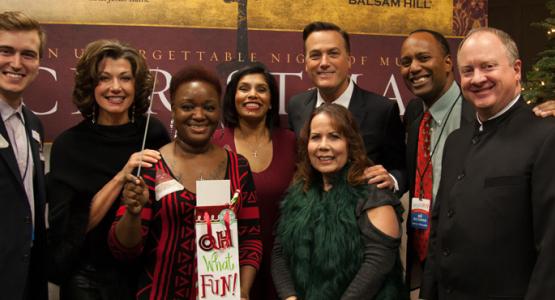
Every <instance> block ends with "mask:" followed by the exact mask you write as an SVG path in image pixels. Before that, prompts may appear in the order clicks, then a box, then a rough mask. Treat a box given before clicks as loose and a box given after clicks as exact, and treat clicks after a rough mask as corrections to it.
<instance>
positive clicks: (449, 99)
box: [424, 81, 462, 126]
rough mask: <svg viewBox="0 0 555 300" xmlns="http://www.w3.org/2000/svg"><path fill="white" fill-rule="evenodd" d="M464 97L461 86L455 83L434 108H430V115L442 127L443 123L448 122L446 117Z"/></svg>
mask: <svg viewBox="0 0 555 300" xmlns="http://www.w3.org/2000/svg"><path fill="white" fill-rule="evenodd" d="M460 97H462V95H461V89H460V87H459V85H458V84H457V83H456V82H455V81H453V83H452V84H451V87H449V89H448V90H447V92H445V94H443V95H442V96H441V97H440V98H439V99H438V100H437V101H436V102H435V103H434V104H432V106H430V109H429V111H430V114H431V115H432V118H433V119H434V121H435V122H436V123H437V124H438V125H439V126H441V125H442V124H443V122H446V121H447V120H446V117H447V114H448V113H449V111H451V108H452V107H453V105H454V104H455V102H456V101H459V98H460ZM424 109H426V103H424Z"/></svg>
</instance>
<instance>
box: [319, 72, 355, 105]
mask: <svg viewBox="0 0 555 300" xmlns="http://www.w3.org/2000/svg"><path fill="white" fill-rule="evenodd" d="M354 90H355V84H354V83H353V81H352V80H351V79H350V78H349V85H348V86H347V89H346V90H345V91H344V92H343V94H341V96H339V97H338V98H337V99H335V100H333V101H332V103H335V104H339V105H341V106H343V107H345V108H349V104H350V103H351V97H352V96H353V91H354ZM317 91H318V96H317V100H316V107H319V106H320V105H322V104H323V103H325V102H326V101H324V98H322V95H321V94H320V90H317Z"/></svg>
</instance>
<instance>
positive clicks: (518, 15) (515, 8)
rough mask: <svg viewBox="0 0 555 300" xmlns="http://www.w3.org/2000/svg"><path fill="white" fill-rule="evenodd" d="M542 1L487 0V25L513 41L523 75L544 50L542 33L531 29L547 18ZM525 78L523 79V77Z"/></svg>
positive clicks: (544, 37)
mask: <svg viewBox="0 0 555 300" xmlns="http://www.w3.org/2000/svg"><path fill="white" fill-rule="evenodd" d="M545 2H546V1H545V0H489V1H488V13H489V16H488V17H489V20H488V23H489V24H488V25H489V26H490V27H495V28H499V29H501V30H503V31H506V32H507V33H509V34H510V35H511V36H512V37H513V39H514V40H515V41H516V43H517V45H518V48H519V51H520V56H521V59H522V61H523V71H524V72H523V75H524V76H526V75H525V73H526V72H527V71H528V70H529V69H530V67H531V66H532V65H533V64H534V63H535V62H536V60H537V58H538V57H537V54H538V53H539V52H540V51H542V50H544V49H545V45H546V42H547V37H546V34H545V30H543V29H540V28H537V27H532V26H530V24H531V23H533V22H540V21H543V20H544V19H545V18H547V17H548V16H549V11H548V10H547V8H546V7H545ZM524 78H526V77H524Z"/></svg>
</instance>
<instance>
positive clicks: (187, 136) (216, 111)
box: [172, 81, 220, 151]
mask: <svg viewBox="0 0 555 300" xmlns="http://www.w3.org/2000/svg"><path fill="white" fill-rule="evenodd" d="M172 116H173V119H174V122H175V128H176V130H177V138H178V139H179V141H180V144H181V145H182V146H184V147H187V148H188V149H189V150H191V151H195V150H196V149H202V148H204V147H206V146H207V145H208V144H209V143H210V138H211V137H212V133H214V131H215V130H216V128H217V126H218V124H219V122H220V95H219V94H218V92H217V91H216V89H215V88H214V87H213V86H212V85H211V84H209V83H206V82H204V81H189V82H185V83H183V84H181V85H180V86H179V87H178V88H177V90H176V92H175V98H174V99H173V102H172Z"/></svg>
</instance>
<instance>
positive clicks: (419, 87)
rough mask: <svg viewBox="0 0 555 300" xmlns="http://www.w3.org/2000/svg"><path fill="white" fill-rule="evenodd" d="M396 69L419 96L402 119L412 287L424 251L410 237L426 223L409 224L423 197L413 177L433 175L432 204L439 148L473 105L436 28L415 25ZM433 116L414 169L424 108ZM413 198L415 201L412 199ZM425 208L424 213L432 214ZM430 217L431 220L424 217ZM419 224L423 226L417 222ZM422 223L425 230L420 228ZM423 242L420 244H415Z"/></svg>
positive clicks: (471, 112)
mask: <svg viewBox="0 0 555 300" xmlns="http://www.w3.org/2000/svg"><path fill="white" fill-rule="evenodd" d="M400 57H401V60H400V62H401V66H400V72H401V75H402V76H403V79H404V81H405V84H406V86H407V87H408V88H409V90H410V91H411V92H412V93H413V94H414V95H415V96H417V98H415V99H412V100H411V101H410V102H409V104H408V105H407V109H406V111H405V115H404V123H405V126H406V129H407V152H406V155H407V173H408V183H409V185H408V186H409V206H408V207H409V218H408V220H407V223H406V224H407V228H406V232H407V259H406V266H407V267H406V269H407V272H406V275H407V278H406V280H407V284H408V285H409V287H410V288H411V289H416V288H418V287H420V279H421V274H422V270H423V268H424V263H425V257H426V255H427V248H426V245H427V244H428V243H427V239H426V237H427V236H426V237H424V240H423V241H417V240H416V239H415V238H414V237H415V235H418V234H423V233H424V232H425V231H428V230H429V228H430V226H429V223H428V224H426V225H427V226H415V225H414V224H412V223H411V217H412V215H411V210H410V208H412V207H413V201H414V202H420V201H422V200H421V199H419V196H420V195H416V194H415V191H416V189H417V188H418V187H416V186H415V183H416V177H417V176H422V174H423V173H424V171H423V169H426V168H428V169H429V171H431V174H432V186H431V188H432V190H431V199H429V200H431V206H432V207H433V206H434V204H435V195H436V193H437V189H438V187H439V179H440V174H441V159H442V156H443V146H444V144H445V140H446V138H447V136H448V135H449V134H450V133H451V132H452V131H454V130H456V129H458V128H459V127H460V126H461V125H463V124H467V123H471V122H472V121H473V120H474V109H473V108H472V107H471V105H470V104H469V103H467V102H466V101H464V99H462V94H461V90H460V88H459V85H458V84H457V83H456V82H455V77H454V75H453V61H452V57H451V51H450V49H449V44H448V42H447V40H446V39H445V37H444V36H443V35H441V34H440V33H438V32H435V31H432V30H427V29H419V30H415V31H413V32H411V33H410V34H409V35H408V37H407V38H406V39H405V41H403V44H402V46H401V56H400ZM425 111H427V112H429V113H430V115H431V120H430V122H431V123H430V127H431V149H430V154H431V158H429V162H428V165H427V166H424V167H423V168H421V169H422V170H417V156H418V148H417V147H418V143H419V136H420V135H421V132H420V129H421V123H422V119H423V115H424V112H425ZM415 198H417V199H415ZM429 212H430V210H428V212H427V213H428V216H429V215H430V213H429ZM428 219H429V218H428ZM419 225H422V224H419ZM424 227H425V228H424ZM418 243H423V244H424V245H425V246H424V247H419V246H418Z"/></svg>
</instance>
